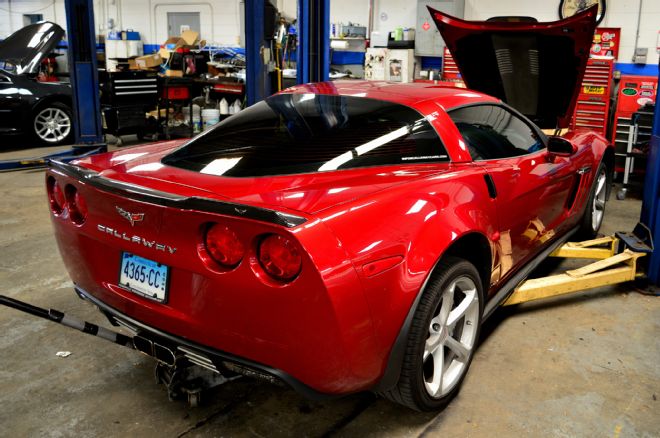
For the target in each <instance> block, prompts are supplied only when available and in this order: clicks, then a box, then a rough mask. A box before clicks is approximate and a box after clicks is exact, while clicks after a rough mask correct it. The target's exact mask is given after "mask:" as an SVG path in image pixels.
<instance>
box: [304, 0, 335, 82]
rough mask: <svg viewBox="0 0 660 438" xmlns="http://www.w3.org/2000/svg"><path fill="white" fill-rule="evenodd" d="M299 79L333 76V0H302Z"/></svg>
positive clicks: (324, 78) (319, 78)
mask: <svg viewBox="0 0 660 438" xmlns="http://www.w3.org/2000/svg"><path fill="white" fill-rule="evenodd" d="M297 69H298V70H297V82H298V83H299V84H304V83H307V82H321V81H327V80H328V78H329V76H330V0H316V1H315V0H298V50H297Z"/></svg>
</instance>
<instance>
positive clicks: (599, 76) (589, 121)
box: [571, 59, 614, 135]
mask: <svg viewBox="0 0 660 438" xmlns="http://www.w3.org/2000/svg"><path fill="white" fill-rule="evenodd" d="M613 66H614V60H612V59H589V60H588V61H587V69H586V71H585V72H584V78H583V79H582V86H581V87H580V94H579V95H578V100H577V103H576V105H575V112H574V113H573V118H572V119H571V129H576V128H587V129H591V130H593V131H596V132H599V133H600V134H603V135H606V134H607V116H608V113H609V109H610V94H611V89H612V68H613Z"/></svg>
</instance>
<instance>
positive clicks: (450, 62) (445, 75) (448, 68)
mask: <svg viewBox="0 0 660 438" xmlns="http://www.w3.org/2000/svg"><path fill="white" fill-rule="evenodd" d="M442 80H443V81H447V82H459V83H460V84H463V80H462V79H461V72H460V71H459V70H458V66H457V65H456V62H455V61H454V57H453V56H451V53H449V49H448V48H447V47H445V50H444V52H443V55H442Z"/></svg>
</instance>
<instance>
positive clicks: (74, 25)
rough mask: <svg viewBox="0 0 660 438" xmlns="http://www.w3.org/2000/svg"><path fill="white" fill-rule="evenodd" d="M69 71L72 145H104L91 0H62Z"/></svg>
mask: <svg viewBox="0 0 660 438" xmlns="http://www.w3.org/2000/svg"><path fill="white" fill-rule="evenodd" d="M64 5H65V8H66V25H67V38H68V54H69V73H70V77H71V88H72V91H73V114H74V118H75V123H74V124H73V126H74V128H75V129H74V133H75V143H74V148H81V149H86V150H93V149H97V148H99V147H102V148H105V146H106V145H105V143H104V142H103V130H102V128H101V102H100V98H99V78H98V69H97V65H96V33H95V29H94V2H93V0H65V2H64Z"/></svg>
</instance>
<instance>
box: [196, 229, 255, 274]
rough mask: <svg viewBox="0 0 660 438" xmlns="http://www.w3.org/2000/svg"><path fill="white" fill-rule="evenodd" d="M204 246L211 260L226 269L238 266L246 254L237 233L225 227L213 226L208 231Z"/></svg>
mask: <svg viewBox="0 0 660 438" xmlns="http://www.w3.org/2000/svg"><path fill="white" fill-rule="evenodd" d="M204 244H205V246H206V251H207V252H208V253H209V255H210V256H211V258H213V260H215V261H216V262H218V263H220V264H221V265H223V266H226V267H233V266H236V265H238V264H239V263H240V261H241V260H242V259H243V255H244V254H245V247H244V246H243V244H242V243H241V241H240V240H239V238H238V236H237V235H236V233H235V232H233V231H232V230H231V229H229V227H226V226H224V225H219V224H215V225H212V226H211V228H209V229H208V230H207V231H206V236H205V237H204Z"/></svg>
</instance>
